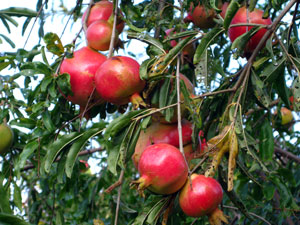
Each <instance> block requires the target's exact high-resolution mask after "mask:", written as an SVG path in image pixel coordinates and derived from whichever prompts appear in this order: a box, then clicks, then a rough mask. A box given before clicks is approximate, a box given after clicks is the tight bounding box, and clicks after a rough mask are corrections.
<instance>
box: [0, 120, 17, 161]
mask: <svg viewBox="0 0 300 225" xmlns="http://www.w3.org/2000/svg"><path fill="white" fill-rule="evenodd" d="M13 139H14V134H13V131H12V129H11V128H10V127H9V126H8V125H7V124H6V123H2V124H0V140H1V141H0V155H4V154H5V153H6V152H7V151H8V150H9V148H10V147H11V145H12V142H13Z"/></svg>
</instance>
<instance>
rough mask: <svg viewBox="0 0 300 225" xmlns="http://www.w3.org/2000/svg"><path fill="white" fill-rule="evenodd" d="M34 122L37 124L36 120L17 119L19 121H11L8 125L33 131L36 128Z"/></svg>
mask: <svg viewBox="0 0 300 225" xmlns="http://www.w3.org/2000/svg"><path fill="white" fill-rule="evenodd" d="M36 122H37V121H36V120H33V119H29V118H19V119H15V120H12V121H11V122H10V123H11V125H15V126H18V127H25V128H28V129H33V128H35V126H36Z"/></svg>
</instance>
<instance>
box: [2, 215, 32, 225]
mask: <svg viewBox="0 0 300 225" xmlns="http://www.w3.org/2000/svg"><path fill="white" fill-rule="evenodd" d="M0 224H1V225H2V224H3V225H30V224H29V223H27V222H26V221H24V220H22V219H21V218H20V217H17V216H14V215H10V214H7V213H0Z"/></svg>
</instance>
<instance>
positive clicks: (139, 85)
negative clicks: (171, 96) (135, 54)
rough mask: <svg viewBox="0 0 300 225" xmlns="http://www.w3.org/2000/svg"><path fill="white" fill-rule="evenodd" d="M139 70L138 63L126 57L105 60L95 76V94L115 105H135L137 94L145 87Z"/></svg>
mask: <svg viewBox="0 0 300 225" xmlns="http://www.w3.org/2000/svg"><path fill="white" fill-rule="evenodd" d="M139 68H140V65H139V64H138V62H137V61H135V60H134V59H132V58H130V57H127V56H114V57H112V58H110V59H107V60H106V61H105V62H104V63H103V64H102V65H101V66H100V67H99V69H98V70H97V72H96V75H95V81H96V90H97V92H98V93H99V95H100V96H101V97H102V98H103V99H104V100H106V101H108V102H110V103H113V104H116V105H124V104H127V103H128V102H130V101H131V102H133V103H135V101H136V99H137V98H139V95H138V93H139V92H141V91H142V90H143V89H144V87H145V81H143V80H141V79H140V74H139Z"/></svg>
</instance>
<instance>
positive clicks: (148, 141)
mask: <svg viewBox="0 0 300 225" xmlns="http://www.w3.org/2000/svg"><path fill="white" fill-rule="evenodd" d="M192 133H193V128H192V123H190V122H189V121H187V120H185V119H184V120H182V140H183V145H186V144H189V143H191V142H192ZM159 143H165V144H170V145H173V146H175V147H179V135H178V125H177V124H161V123H159V122H154V123H152V124H151V125H150V126H149V127H148V128H147V129H146V130H145V131H143V130H142V131H141V133H140V136H139V139H138V140H137V143H136V146H135V151H134V154H133V155H132V160H133V163H134V165H135V167H136V168H138V162H139V160H140V157H141V154H142V153H143V151H144V150H145V149H146V147H148V146H149V145H152V144H159Z"/></svg>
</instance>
